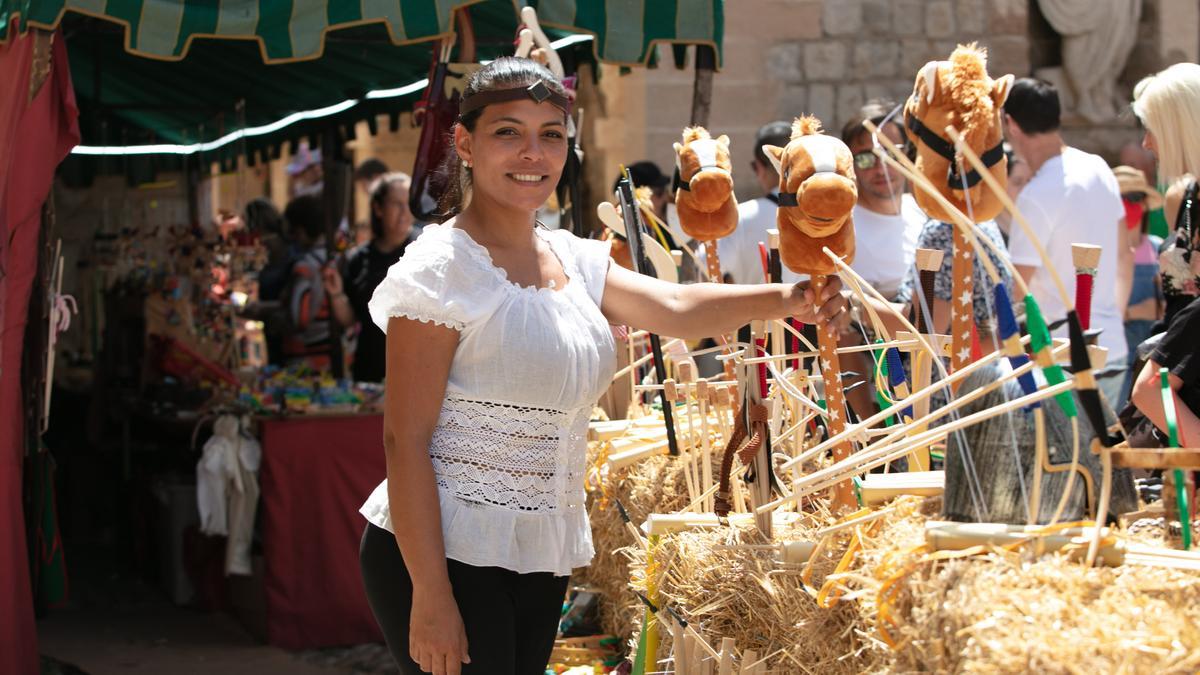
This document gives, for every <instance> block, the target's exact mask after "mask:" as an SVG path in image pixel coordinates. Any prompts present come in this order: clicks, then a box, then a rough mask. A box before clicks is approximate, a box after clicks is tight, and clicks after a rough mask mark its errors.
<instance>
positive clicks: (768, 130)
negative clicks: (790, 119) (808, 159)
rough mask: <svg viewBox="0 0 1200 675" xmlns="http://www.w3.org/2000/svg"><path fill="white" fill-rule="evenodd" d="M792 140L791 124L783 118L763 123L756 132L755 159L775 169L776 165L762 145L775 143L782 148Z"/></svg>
mask: <svg viewBox="0 0 1200 675" xmlns="http://www.w3.org/2000/svg"><path fill="white" fill-rule="evenodd" d="M791 140H792V125H791V124H788V123H787V122H784V121H783V120H776V121H774V122H769V123H767V124H764V125H762V126H761V127H759V129H758V133H756V134H754V161H756V162H758V163H759V164H761V165H763V166H765V167H767V168H768V169H770V170H772V171H774V170H775V165H774V164H773V163H772V162H771V158H769V157H767V153H765V152H763V150H762V146H764V145H774V146H776V147H780V148H782V147H784V146H786V145H787V144H788V143H790V142H791Z"/></svg>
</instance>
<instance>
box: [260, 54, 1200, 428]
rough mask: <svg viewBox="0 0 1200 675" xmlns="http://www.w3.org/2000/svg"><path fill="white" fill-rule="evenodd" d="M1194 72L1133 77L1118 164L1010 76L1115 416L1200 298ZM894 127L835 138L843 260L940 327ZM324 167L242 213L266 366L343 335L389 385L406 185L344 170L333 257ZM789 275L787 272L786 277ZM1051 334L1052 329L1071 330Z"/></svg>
mask: <svg viewBox="0 0 1200 675" xmlns="http://www.w3.org/2000/svg"><path fill="white" fill-rule="evenodd" d="M1198 70H1200V66H1193V67H1189V66H1188V65H1187V64H1182V65H1180V66H1176V67H1173V68H1171V69H1168V70H1166V71H1163V72H1162V73H1160V74H1158V75H1155V76H1151V77H1149V78H1147V79H1146V80H1145V81H1144V82H1143V83H1142V85H1139V88H1138V97H1137V100H1136V101H1135V102H1134V110H1135V112H1136V114H1137V116H1138V119H1139V120H1140V121H1141V123H1142V124H1143V126H1144V128H1145V129H1146V141H1145V144H1144V145H1145V147H1142V145H1141V144H1137V143H1130V144H1128V145H1127V146H1126V147H1125V148H1123V149H1122V150H1121V153H1120V163H1119V164H1118V165H1116V166H1114V167H1111V168H1110V167H1109V165H1108V164H1107V163H1106V162H1105V161H1104V160H1103V159H1102V158H1100V157H1099V156H1097V155H1094V154H1090V153H1087V152H1084V151H1082V150H1079V149H1077V148H1074V147H1071V146H1070V145H1068V144H1067V143H1066V142H1065V140H1064V139H1063V136H1062V134H1061V129H1060V126H1061V116H1062V111H1061V107H1060V104H1059V96H1058V93H1057V92H1056V91H1055V89H1054V88H1053V87H1052V86H1051V85H1049V84H1047V83H1045V82H1042V81H1039V80H1035V79H1031V78H1023V79H1019V80H1016V81H1015V83H1014V84H1013V86H1012V89H1011V91H1010V93H1009V95H1008V98H1007V100H1006V102H1005V104H1004V107H1003V113H1002V116H1003V126H1004V133H1005V139H1006V148H1005V149H1006V154H1007V155H1008V171H1009V184H1008V191H1009V195H1010V196H1011V197H1012V198H1013V199H1014V200H1015V201H1016V204H1017V206H1018V208H1019V210H1020V211H1021V213H1022V214H1024V217H1025V220H1026V221H1027V224H1028V226H1029V227H1030V228H1031V231H1032V234H1034V235H1035V236H1036V237H1037V239H1038V240H1039V241H1040V243H1041V244H1042V246H1043V247H1044V248H1045V250H1046V251H1047V252H1048V253H1049V258H1050V264H1051V265H1052V266H1053V268H1054V272H1056V273H1057V274H1058V276H1059V277H1060V278H1061V279H1063V280H1064V281H1066V282H1067V283H1068V284H1070V283H1071V281H1072V280H1073V279H1074V275H1075V270H1074V267H1073V265H1072V261H1071V257H1070V256H1071V253H1070V251H1071V244H1074V243H1085V244H1093V245H1097V246H1099V247H1101V249H1102V256H1101V260H1100V264H1099V266H1098V268H1097V270H1096V282H1095V287H1096V288H1097V289H1098V290H1100V291H1101V292H1097V293H1096V294H1095V295H1094V297H1093V299H1092V311H1091V316H1092V328H1093V332H1098V333H1099V334H1098V336H1097V337H1096V340H1097V342H1098V343H1099V344H1100V345H1101V346H1103V347H1105V348H1106V349H1107V363H1108V366H1107V367H1106V368H1105V369H1104V371H1103V373H1102V375H1103V376H1102V377H1101V378H1100V380H1099V383H1100V386H1101V390H1102V391H1103V393H1104V395H1105V397H1106V398H1107V400H1108V402H1109V404H1110V405H1111V406H1112V407H1113V409H1114V410H1119V409H1120V408H1121V407H1122V406H1123V405H1124V404H1125V403H1126V402H1127V401H1128V400H1129V398H1130V393H1131V391H1134V389H1135V387H1136V385H1137V384H1138V383H1139V382H1141V381H1142V379H1144V378H1139V375H1140V373H1139V372H1138V371H1136V370H1134V368H1133V367H1134V366H1135V365H1138V366H1140V365H1141V364H1142V363H1143V362H1145V361H1146V357H1147V356H1148V354H1149V352H1148V351H1145V350H1144V351H1145V353H1143V354H1142V355H1141V357H1139V355H1138V352H1137V347H1138V346H1139V345H1141V344H1142V343H1143V342H1145V341H1146V340H1147V339H1149V338H1151V337H1152V336H1153V335H1156V334H1161V333H1163V332H1164V331H1166V330H1167V329H1168V328H1169V326H1170V324H1171V320H1172V319H1173V318H1175V317H1176V316H1177V315H1179V314H1180V313H1181V312H1182V311H1183V310H1184V308H1185V307H1187V306H1188V305H1189V303H1190V302H1191V300H1192V299H1193V298H1195V297H1196V295H1197V293H1198V292H1200V291H1198V289H1197V281H1196V280H1197V274H1198V271H1200V260H1197V261H1193V260H1192V259H1191V255H1190V252H1191V248H1192V242H1193V241H1194V239H1195V235H1194V233H1193V232H1192V221H1193V218H1192V216H1191V214H1192V211H1193V210H1194V208H1195V206H1196V202H1197V196H1196V183H1195V181H1194V180H1192V179H1191V178H1190V176H1191V175H1193V173H1194V172H1195V171H1196V169H1197V166H1196V165H1197V164H1200V157H1197V155H1200V147H1193V146H1200V136H1196V134H1195V132H1193V131H1192V127H1191V126H1189V124H1190V122H1189V121H1188V120H1189V119H1190V118H1189V117H1188V116H1189V115H1194V114H1195V113H1193V112H1191V111H1190V110H1186V112H1183V113H1180V112H1178V111H1177V110H1176V108H1183V109H1186V108H1187V106H1188V105H1190V103H1189V100H1191V99H1188V98H1187V97H1188V96H1198V97H1200V94H1198V93H1197V90H1198V89H1200V84H1197V81H1198V80H1200V75H1197V71H1198ZM1163 92H1166V93H1163ZM1172 106H1174V108H1172ZM902 121H903V115H902V114H901V112H900V110H899V107H898V106H897V105H896V104H895V103H893V102H889V101H872V102H870V103H868V104H867V105H865V106H863V107H862V109H861V110H860V111H859V113H858V114H857V115H856V116H855V117H854V118H853V119H850V120H848V121H846V122H845V124H844V125H843V126H842V129H841V139H842V141H843V142H845V143H846V145H847V146H848V147H849V148H850V150H851V152H852V154H853V157H854V170H855V177H856V181H857V188H858V204H857V205H856V206H855V207H854V213H853V219H854V229H855V237H856V256H855V259H854V262H853V268H854V270H855V271H856V272H858V273H859V274H860V275H862V276H863V277H864V278H865V279H866V280H867V281H869V282H870V283H871V284H872V285H873V286H874V287H875V288H876V289H877V290H878V291H879V292H880V293H881V294H882V295H883V296H884V297H886V298H887V299H888V300H889V301H890V302H891V303H892V305H893V307H892V308H894V309H899V310H900V311H901V312H902V313H905V314H907V315H909V316H913V315H914V313H915V312H920V311H923V312H927V313H928V315H929V316H930V317H931V320H932V323H931V325H932V327H933V329H934V330H935V331H936V332H939V333H946V332H948V331H949V327H950V322H951V313H952V308H953V304H954V302H953V299H952V297H951V292H952V290H951V289H952V287H953V281H952V279H951V260H952V255H951V254H952V248H953V225H951V224H950V223H946V222H942V221H939V220H934V219H930V218H928V217H927V216H926V215H925V214H924V213H923V212H922V211H921V209H920V208H919V207H918V206H917V203H916V200H915V199H914V198H913V195H912V189H913V188H912V186H910V185H908V183H907V181H906V180H905V179H904V177H903V176H901V175H900V174H898V173H897V172H896V171H894V170H892V169H890V168H888V167H887V166H886V165H885V163H884V162H883V161H882V160H881V159H880V157H879V154H878V149H879V142H878V140H877V139H876V138H875V137H874V136H873V135H872V133H871V132H869V131H868V126H867V123H868V122H870V123H871V125H872V126H874V127H877V128H878V130H879V131H878V133H881V134H884V135H886V136H887V137H888V139H890V140H891V141H892V142H893V143H895V144H897V145H899V146H904V145H905V132H904V128H903V124H902ZM790 133H791V125H790V123H788V122H785V121H782V120H781V121H775V122H771V123H768V124H766V125H764V126H763V127H762V128H761V129H760V130H759V131H758V133H757V135H756V137H755V139H754V153H753V158H752V160H751V161H750V169H751V171H752V172H753V174H754V177H755V183H756V184H757V187H759V188H760V190H761V193H762V195H761V196H759V197H756V198H754V199H749V200H746V201H744V202H742V203H741V204H739V205H738V214H739V223H738V228H737V230H736V231H735V232H734V233H733V234H732V235H730V236H728V237H726V238H723V239H721V240H720V242H719V244H718V251H719V256H720V259H721V264H722V269H723V272H724V274H725V279H724V280H725V281H726V282H736V283H761V282H763V281H765V276H764V273H763V268H762V262H761V256H760V254H759V246H758V245H759V242H765V241H766V240H767V238H768V237H767V230H769V229H772V228H775V227H776V209H777V208H778V192H779V188H778V184H779V176H778V174H777V173H776V171H775V169H774V167H773V166H772V164H771V162H770V161H769V160H768V158H767V157H766V156H765V155H763V152H762V150H761V148H762V146H763V145H777V146H783V145H786V144H787V142H788V140H789V137H790ZM1164 157H1165V159H1164ZM300 159H305V158H304V157H301V158H300ZM319 165H320V161H319V153H310V154H309V155H308V156H307V160H306V161H297V162H296V166H295V167H289V172H290V173H292V174H293V176H294V178H295V183H296V190H295V191H294V194H295V195H296V196H295V197H294V198H293V199H292V200H291V201H290V202H289V203H288V204H287V206H286V208H285V209H284V212H283V214H282V215H280V214H279V213H278V212H277V211H276V210H275V209H274V208H273V207H272V205H271V204H270V202H269V201H267V200H264V199H259V200H255V201H254V202H251V203H250V204H249V205H248V206H247V208H246V216H245V218H246V222H247V224H248V225H249V226H250V228H251V229H252V230H254V231H257V232H259V233H260V235H261V237H262V240H263V242H264V244H265V245H266V247H267V249H268V253H269V260H268V264H267V267H266V269H264V270H263V271H262V273H261V275H260V278H259V283H260V298H261V299H262V300H264V301H275V302H277V303H278V304H279V307H280V308H281V310H282V311H280V312H278V313H276V315H275V316H276V317H277V318H278V320H277V321H276V322H275V324H276V325H275V326H273V327H272V328H270V329H269V330H268V344H269V348H270V351H271V354H272V360H273V361H274V362H276V363H288V362H294V361H297V360H303V361H306V362H308V363H310V364H312V365H313V366H314V367H318V368H320V367H328V365H329V357H330V354H331V352H332V350H331V346H332V341H333V340H334V339H337V338H336V337H335V336H338V335H342V334H343V333H345V334H348V335H350V336H351V338H352V339H351V340H350V341H349V344H350V346H351V347H352V349H351V351H350V354H351V357H350V359H349V360H350V364H351V373H352V375H353V377H354V379H356V380H359V381H370V382H378V381H382V379H383V377H384V374H385V337H384V334H383V332H382V331H381V330H380V329H379V328H378V327H377V326H375V325H374V323H373V322H372V321H371V320H370V315H369V310H368V303H369V301H370V299H371V296H372V294H373V292H374V290H375V288H376V286H378V285H379V283H380V282H381V281H382V280H383V279H384V278H385V276H386V274H387V270H388V269H389V268H390V267H391V266H392V265H393V264H395V263H396V261H398V260H399V259H400V258H401V256H403V255H404V252H405V251H406V250H407V248H408V246H409V245H410V244H411V243H412V242H413V241H414V240H416V238H417V237H418V236H419V235H420V234H421V232H422V226H421V224H419V223H416V222H415V221H414V219H413V216H412V214H411V212H410V210H409V208H408V193H409V186H410V179H409V177H408V176H407V175H406V174H403V173H397V172H391V171H389V170H388V167H387V166H386V165H384V164H383V163H382V162H381V161H379V160H377V159H368V160H366V161H364V162H363V163H362V164H361V165H360V166H359V167H358V168H357V170H356V171H355V175H354V178H355V182H356V185H357V186H358V188H359V189H360V190H362V191H363V192H364V193H366V194H367V195H368V196H369V202H368V203H369V208H370V212H369V214H368V217H367V218H366V219H363V221H362V222H360V223H357V224H354V225H348V224H346V223H343V224H342V227H341V229H340V230H339V237H340V238H341V241H340V244H341V246H342V247H344V248H345V249H346V250H345V252H344V253H342V254H340V255H338V256H336V257H335V259H333V260H329V259H328V258H327V255H328V251H329V250H330V249H331V247H329V246H327V245H326V242H325V226H324V220H325V217H324V212H323V205H322V203H321V200H320V185H321V182H320V175H319V171H318V170H316V169H319ZM314 167H316V169H314ZM630 174H631V177H632V179H633V182H634V185H635V186H636V187H645V188H647V189H649V190H650V194H651V200H652V203H653V209H654V211H655V213H656V215H658V216H659V219H660V220H661V221H662V222H663V223H666V224H667V227H666V228H665V229H664V230H663V231H662V232H661V236H663V237H666V238H667V240H668V241H669V243H670V245H671V247H678V246H682V245H685V244H690V245H693V246H694V245H695V244H696V242H688V241H686V239H687V237H686V235H685V234H683V232H682V229H681V228H679V227H678V219H677V218H676V217H674V208H673V203H672V201H673V191H672V189H671V188H672V185H671V179H670V178H669V177H668V176H667V175H666V174H665V173H663V172H662V170H661V169H660V168H659V167H658V166H657V165H655V164H654V163H653V162H649V161H641V162H636V163H633V164H631V165H630ZM979 227H980V231H981V232H982V234H983V235H984V236H986V237H987V238H988V239H990V240H991V242H992V243H993V244H995V246H992V247H988V248H989V253H988V255H990V256H991V257H992V261H991V262H992V263H993V267H994V268H995V269H996V270H997V271H998V272H999V274H1000V280H1001V281H1002V282H1004V283H1005V285H1006V287H1007V288H1009V289H1010V290H1014V292H1015V289H1014V284H1013V280H1012V279H1011V277H1010V275H1009V272H1008V270H1009V269H1010V265H1009V264H1007V263H1009V262H1011V266H1012V267H1014V268H1015V269H1016V271H1017V273H1018V274H1020V275H1021V277H1022V278H1023V280H1024V281H1025V283H1026V284H1027V285H1028V288H1029V290H1030V292H1031V293H1032V294H1033V295H1034V297H1035V298H1036V299H1037V301H1038V303H1039V304H1040V306H1041V307H1042V309H1043V312H1044V313H1045V315H1046V317H1047V319H1048V321H1050V323H1051V324H1052V325H1053V324H1054V323H1055V322H1056V321H1058V320H1060V319H1062V318H1064V316H1065V314H1066V310H1067V308H1066V307H1065V306H1063V304H1062V302H1061V300H1060V297H1059V295H1058V293H1056V292H1055V289H1054V283H1053V281H1052V273H1051V270H1050V269H1048V268H1047V267H1046V266H1045V265H1044V263H1043V259H1042V258H1041V256H1040V255H1039V254H1038V253H1037V251H1036V248H1035V246H1034V243H1033V241H1032V240H1031V239H1030V238H1029V237H1028V236H1027V234H1026V231H1025V229H1024V228H1022V227H1015V226H1014V223H1013V222H1012V219H1011V216H1010V214H1008V213H1007V212H1005V213H1003V214H1001V216H999V217H997V219H996V220H995V221H991V220H989V221H985V222H982V223H979ZM696 248H697V249H698V248H699V247H696ZM918 248H921V249H936V250H939V251H942V252H943V254H944V255H943V259H942V265H941V268H940V269H939V270H937V272H936V274H935V276H934V279H935V281H934V288H933V294H932V295H933V305H932V306H931V307H922V303H923V301H924V296H923V294H922V293H919V292H917V291H918V287H919V279H918V276H917V273H916V271H915V267H914V264H913V263H914V256H915V251H916V250H917V249H918ZM994 251H1001V252H1003V254H1006V255H1007V256H1008V258H1009V260H1008V261H1002V260H1000V259H999V258H998V257H997V254H996V253H995V252H994ZM700 256H701V257H702V256H703V254H702V253H700ZM699 269H700V268H699V267H698V266H692V267H691V272H692V277H693V278H696V277H698V275H699V272H698V270H699ZM685 277H686V275H685ZM800 278H801V277H800V276H798V275H795V274H793V273H791V272H790V271H788V270H784V280H785V281H790V282H795V281H798V280H800ZM993 285H994V282H993V279H992V278H991V277H990V276H989V275H987V274H985V273H984V268H983V266H982V265H979V264H976V266H975V279H974V288H973V298H972V303H971V305H972V308H973V312H974V318H975V324H976V328H977V331H978V342H979V345H980V347H981V348H982V349H983V350H985V351H987V350H991V349H996V348H998V338H997V336H996V334H995V316H996V313H995V308H994V307H993V306H992V299H991V298H992V291H993ZM914 305H915V306H914ZM875 309H885V308H878V307H877V308H875ZM878 315H879V316H880V317H883V318H884V320H885V323H888V324H889V328H890V329H892V328H898V327H899V325H898V324H896V323H892V322H891V320H890V319H889V318H888V317H890V316H891V314H890V313H889V312H887V311H880V312H878ZM1185 316H1188V315H1185ZM852 317H853V320H850V321H847V322H846V328H845V329H844V335H843V339H844V340H846V341H848V343H851V344H853V343H862V341H864V340H870V339H873V338H874V336H873V335H872V334H871V328H870V326H869V325H867V324H866V322H865V321H864V320H863V319H865V317H863V316H857V315H855V314H854V313H852ZM1059 331H1060V334H1061V332H1062V331H1065V328H1060V329H1059ZM848 356H849V359H850V361H851V363H848V364H846V368H847V370H850V371H854V372H858V373H869V372H871V367H872V364H871V362H870V360H869V359H870V357H869V356H867V355H866V354H865V353H862V354H855V355H848ZM1159 356H1160V357H1162V358H1163V359H1165V356H1164V355H1162V354H1160V355H1159ZM859 361H861V363H860V362H859ZM1163 362H1164V361H1162V360H1160V361H1155V363H1159V364H1160V365H1161V364H1162V363H1163ZM862 379H865V378H862ZM852 382H853V380H852V381H851V382H850V383H852ZM850 400H851V404H852V405H853V406H854V407H855V408H858V409H864V410H865V409H866V408H868V407H870V406H873V405H874V397H873V395H872V394H871V392H870V386H865V387H861V389H859V391H857V392H852V393H851V397H850Z"/></svg>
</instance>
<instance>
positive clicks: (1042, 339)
mask: <svg viewBox="0 0 1200 675" xmlns="http://www.w3.org/2000/svg"><path fill="white" fill-rule="evenodd" d="M1025 325H1026V327H1027V328H1028V329H1029V346H1030V347H1031V348H1032V349H1033V353H1034V354H1041V353H1042V351H1043V350H1045V352H1046V354H1047V355H1049V354H1050V329H1049V328H1048V327H1047V326H1046V319H1045V318H1044V317H1043V316H1042V308H1041V307H1038V304H1037V300H1034V299H1033V295H1026V296H1025ZM1042 374H1043V375H1045V376H1046V383H1047V384H1049V385H1050V386H1052V387H1053V386H1054V385H1056V384H1062V383H1063V382H1066V381H1067V376H1066V375H1065V374H1064V373H1063V369H1062V366H1060V365H1058V364H1057V363H1054V362H1053V361H1051V363H1050V365H1049V366H1046V367H1044V368H1042ZM1054 400H1055V401H1058V407H1060V408H1062V410H1063V413H1065V414H1066V416H1067V417H1076V416H1078V414H1079V413H1078V411H1076V410H1075V399H1073V398H1071V392H1069V391H1064V392H1061V393H1059V394H1057V395H1055V397H1054Z"/></svg>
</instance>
